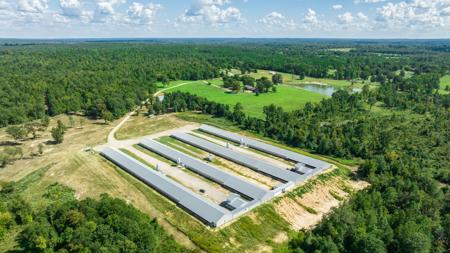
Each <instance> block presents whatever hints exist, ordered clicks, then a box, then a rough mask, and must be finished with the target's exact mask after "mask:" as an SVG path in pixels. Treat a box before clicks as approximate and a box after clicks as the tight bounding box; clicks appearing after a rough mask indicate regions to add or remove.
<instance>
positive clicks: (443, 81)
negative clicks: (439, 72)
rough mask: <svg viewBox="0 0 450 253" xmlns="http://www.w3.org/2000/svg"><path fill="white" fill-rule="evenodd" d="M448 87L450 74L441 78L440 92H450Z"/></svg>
mask: <svg viewBox="0 0 450 253" xmlns="http://www.w3.org/2000/svg"><path fill="white" fill-rule="evenodd" d="M447 87H450V75H446V76H444V77H442V78H441V82H440V83H439V93H441V94H448V93H450V90H446V88H447Z"/></svg>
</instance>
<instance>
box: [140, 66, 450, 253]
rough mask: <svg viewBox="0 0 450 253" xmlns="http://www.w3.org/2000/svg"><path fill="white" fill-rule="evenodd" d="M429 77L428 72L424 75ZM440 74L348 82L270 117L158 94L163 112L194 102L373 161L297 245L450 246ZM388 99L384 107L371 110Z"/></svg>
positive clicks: (448, 142)
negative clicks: (363, 184)
mask: <svg viewBox="0 0 450 253" xmlns="http://www.w3.org/2000/svg"><path fill="white" fill-rule="evenodd" d="M423 80H427V81H423ZM433 80H434V78H432V77H430V76H429V75H428V74H423V75H417V76H415V77H413V78H411V79H408V80H406V79H403V78H402V77H401V76H398V77H395V78H393V79H392V80H391V81H389V82H386V83H385V84H382V85H381V87H380V88H378V89H376V90H369V89H368V88H367V87H365V88H364V89H363V91H362V92H361V93H354V94H350V93H348V92H347V91H345V90H340V91H338V92H336V93H334V94H333V96H332V98H330V99H327V100H323V101H322V102H321V103H319V104H307V105H306V106H305V107H304V108H303V109H300V110H297V111H294V112H289V113H287V112H284V111H283V109H282V108H280V107H277V106H275V105H271V106H267V107H265V108H264V113H265V115H266V117H265V119H256V118H251V117H248V116H246V115H245V114H244V113H243V112H242V106H241V105H240V104H237V105H236V106H235V107H234V108H230V107H229V106H227V105H223V104H218V103H215V102H210V101H207V100H206V99H204V98H201V97H197V96H195V95H191V94H188V93H180V92H177V93H171V94H169V95H167V96H166V98H165V99H164V101H163V102H159V101H153V103H152V104H150V105H149V106H150V108H151V110H153V111H155V112H157V113H164V112H170V111H185V110H194V111H201V112H203V113H207V114H212V115H214V116H217V117H226V118H228V119H229V120H232V121H233V122H235V123H236V124H237V125H238V126H240V127H241V128H242V129H246V130H251V131H254V132H256V133H259V134H262V135H265V136H267V137H270V138H274V139H276V140H279V141H281V142H283V143H286V144H289V145H291V146H294V147H301V148H305V149H308V150H310V151H312V152H317V153H319V154H325V155H331V156H334V157H340V158H348V159H351V158H354V157H359V158H363V159H364V160H365V162H364V164H363V165H361V167H360V169H359V172H358V173H359V176H360V177H361V178H364V179H365V180H367V181H369V182H370V183H371V184H372V185H371V187H369V188H368V189H367V190H364V191H361V192H358V193H357V194H356V195H355V196H354V197H353V198H352V199H351V200H350V201H349V202H348V203H346V204H345V205H344V206H343V207H342V208H339V209H337V210H336V211H335V212H334V213H332V214H331V215H329V216H328V217H327V218H326V219H325V220H324V221H323V222H322V223H321V224H320V225H319V226H318V227H317V228H315V229H314V230H312V231H300V232H299V233H298V234H297V235H296V236H295V237H294V238H293V239H292V240H291V241H290V243H289V249H290V251H292V252H355V253H356V252H448V250H449V247H450V240H449V238H450V230H449V227H450V212H449V211H450V191H449V188H448V184H449V183H450V171H449V168H450V156H449V150H450V117H449V110H448V105H449V96H448V95H445V96H444V95H439V94H435V93H432V92H430V91H431V89H430V87H432V86H434V84H433ZM375 102H377V103H382V104H383V106H384V108H385V113H376V112H372V110H371V105H372V104H373V103H375Z"/></svg>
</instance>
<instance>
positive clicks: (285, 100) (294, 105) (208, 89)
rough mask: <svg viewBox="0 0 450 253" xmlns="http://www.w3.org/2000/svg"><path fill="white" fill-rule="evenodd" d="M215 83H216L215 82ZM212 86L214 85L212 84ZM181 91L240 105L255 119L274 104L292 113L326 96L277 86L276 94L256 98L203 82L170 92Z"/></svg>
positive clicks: (285, 86)
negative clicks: (264, 109)
mask: <svg viewBox="0 0 450 253" xmlns="http://www.w3.org/2000/svg"><path fill="white" fill-rule="evenodd" d="M216 82H217V81H216ZM213 84H214V83H213ZM174 91H182V92H189V93H192V94H196V95H198V96H202V97H205V98H207V99H209V100H212V101H216V102H219V103H224V104H228V105H231V106H234V105H235V104H236V103H241V104H242V106H243V108H244V112H246V113H248V114H249V115H252V116H256V117H263V107H264V106H267V105H270V104H275V105H277V106H281V107H283V109H285V110H286V111H292V110H295V109H298V108H299V107H302V106H303V105H305V104H306V103H307V102H319V101H320V100H322V99H323V98H325V97H326V96H324V95H320V94H317V93H314V92H310V91H307V90H304V89H301V88H297V87H292V86H288V85H279V86H278V87H277V92H275V93H273V92H269V93H265V94H260V95H259V96H256V95H255V94H253V93H242V92H241V93H238V94H232V93H227V92H226V91H225V90H224V89H222V88H220V87H217V86H214V85H207V84H205V83H204V82H203V81H198V82H191V83H189V84H186V85H183V86H179V87H176V88H173V89H171V90H170V92H174Z"/></svg>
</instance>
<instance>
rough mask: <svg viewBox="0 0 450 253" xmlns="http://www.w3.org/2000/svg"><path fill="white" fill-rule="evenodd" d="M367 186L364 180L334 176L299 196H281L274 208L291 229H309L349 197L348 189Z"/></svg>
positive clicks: (359, 188)
mask: <svg viewBox="0 0 450 253" xmlns="http://www.w3.org/2000/svg"><path fill="white" fill-rule="evenodd" d="M367 186H368V183H367V182H364V181H352V180H346V179H342V178H341V177H335V178H333V179H331V180H329V181H327V182H326V183H324V184H317V185H316V186H315V187H314V188H313V189H312V190H311V191H309V192H307V193H305V194H303V195H302V196H301V197H292V198H282V199H281V200H280V201H279V202H278V203H277V204H276V205H275V208H276V209H277V211H278V212H279V213H280V215H281V216H282V217H283V218H284V219H285V220H286V221H288V222H289V223H290V224H291V227H292V229H294V230H299V229H309V228H312V227H314V226H315V225H316V224H317V223H319V222H320V220H321V219H322V217H323V216H324V215H325V214H327V213H328V212H330V211H331V210H332V209H333V208H335V207H338V206H339V205H340V204H341V203H342V202H343V201H345V200H346V199H347V198H348V197H349V193H348V192H347V191H348V189H351V190H355V191H357V190H361V189H363V188H365V187H367ZM344 190H345V191H344ZM333 195H334V196H333ZM337 198H338V199H337Z"/></svg>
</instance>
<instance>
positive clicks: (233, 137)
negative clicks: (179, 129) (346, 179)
mask: <svg viewBox="0 0 450 253" xmlns="http://www.w3.org/2000/svg"><path fill="white" fill-rule="evenodd" d="M199 130H201V131H203V132H205V133H208V134H212V135H215V136H217V137H220V138H223V139H226V140H229V141H232V142H235V143H239V144H241V145H245V146H248V147H250V148H253V149H256V150H259V151H261V152H264V153H268V154H271V155H274V156H277V157H280V158H283V159H286V160H290V161H294V162H296V163H301V164H305V165H306V167H307V168H305V170H304V171H302V172H308V169H310V170H312V171H310V172H313V173H318V172H320V171H323V170H325V169H328V168H329V167H330V166H331V164H329V163H327V162H324V161H321V160H318V159H314V158H312V157H309V156H305V155H302V154H298V153H295V152H292V151H290V150H286V149H283V148H279V147H276V146H274V145H271V144H267V143H264V142H261V141H258V140H254V139H251V138H248V137H245V136H242V135H239V134H235V133H232V132H229V131H225V130H222V129H220V128H217V127H213V126H209V125H202V126H200V128H199Z"/></svg>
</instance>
